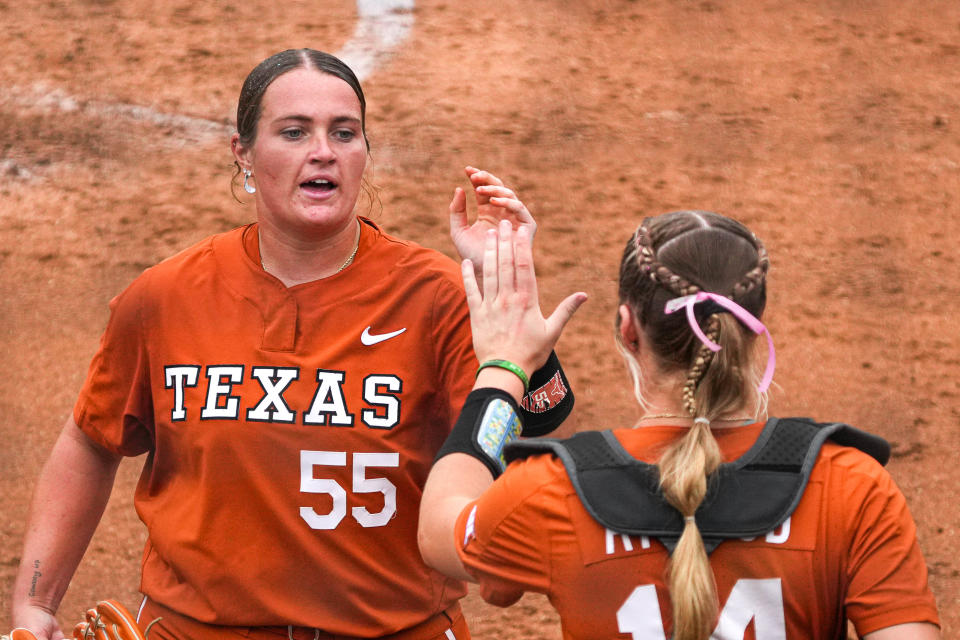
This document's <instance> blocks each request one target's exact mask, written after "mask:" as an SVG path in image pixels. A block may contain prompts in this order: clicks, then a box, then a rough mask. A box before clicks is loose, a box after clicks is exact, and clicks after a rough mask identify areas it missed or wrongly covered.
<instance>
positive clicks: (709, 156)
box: [0, 0, 960, 640]
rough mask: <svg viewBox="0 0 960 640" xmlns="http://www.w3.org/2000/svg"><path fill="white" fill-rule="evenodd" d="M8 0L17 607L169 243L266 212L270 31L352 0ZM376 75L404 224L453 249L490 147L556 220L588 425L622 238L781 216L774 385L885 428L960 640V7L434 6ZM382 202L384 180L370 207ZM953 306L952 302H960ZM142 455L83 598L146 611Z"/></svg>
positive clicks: (2, 398) (87, 568)
mask: <svg viewBox="0 0 960 640" xmlns="http://www.w3.org/2000/svg"><path fill="white" fill-rule="evenodd" d="M281 6H282V8H277V5H276V3H274V2H272V1H269V2H268V1H267V0H245V1H244V2H239V3H229V4H228V3H219V2H218V3H213V2H209V3H205V2H188V1H187V0H155V1H154V2H151V3H146V2H142V0H67V2H62V3H54V2H47V1H46V0H44V1H39V0H38V1H37V2H15V1H14V0H0V11H2V16H3V17H2V18H0V290H2V292H3V296H2V297H0V318H2V321H3V322H2V328H0V336H2V342H0V350H2V351H0V363H2V372H3V375H2V377H0V381H2V382H0V441H2V442H3V446H2V450H3V452H4V455H3V459H4V462H5V465H4V467H5V469H4V473H3V474H2V475H0V501H2V503H0V504H2V513H3V514H4V517H3V519H2V522H0V602H2V607H0V630H6V629H7V628H8V627H9V622H10V617H9V594H10V590H11V587H12V582H13V576H14V573H15V571H16V567H17V564H18V563H19V560H20V546H21V541H22V535H23V530H24V522H23V521H24V519H25V518H26V513H27V506H28V500H29V495H30V492H31V490H32V486H33V482H34V479H35V478H36V476H37V474H38V472H39V468H40V465H41V464H42V462H43V460H44V459H45V457H46V455H47V453H48V451H49V449H50V447H51V446H52V444H53V441H54V439H55V437H56V435H57V433H58V431H59V428H60V425H61V424H62V423H63V421H64V419H65V418H66V416H67V415H68V414H69V412H70V410H71V408H72V405H73V402H74V400H75V397H76V394H77V392H78V390H79V387H80V385H81V383H82V380H83V377H84V375H85V372H86V368H87V365H88V363H89V360H90V357H91V356H92V355H93V352H94V350H95V348H96V346H97V342H98V338H99V335H100V333H101V331H102V330H103V327H104V325H105V322H106V319H107V302H108V301H109V300H110V298H111V297H112V296H113V295H115V294H116V293H117V292H119V291H120V290H121V289H122V288H123V287H124V286H125V285H127V284H128V283H129V282H130V281H131V280H132V279H133V278H134V277H135V276H136V275H137V274H139V273H140V271H142V270H143V269H144V268H146V267H148V266H150V265H152V264H154V263H156V262H158V261H159V260H161V259H163V258H165V257H167V256H169V255H171V254H172V253H174V252H176V251H178V250H179V249H181V248H184V247H186V246H188V245H190V244H192V243H193V242H195V241H197V240H199V239H200V238H202V237H204V236H207V235H209V234H211V233H214V232H219V231H223V230H226V229H229V228H232V227H234V226H237V225H240V224H243V223H245V222H247V221H249V220H250V219H252V217H253V215H254V212H253V208H252V204H250V203H247V204H238V203H237V202H236V201H235V200H233V199H232V197H231V194H230V175H231V168H230V163H231V160H232V158H231V156H230V153H229V145H228V138H229V132H230V130H231V129H230V127H231V124H230V123H231V117H232V116H231V114H232V111H233V110H234V109H235V100H236V95H237V93H238V91H239V86H240V83H241V82H242V80H243V77H244V76H245V75H246V73H247V72H248V71H249V70H250V69H251V68H252V66H253V65H254V64H256V62H258V61H259V60H261V59H262V58H263V57H265V56H267V55H269V54H271V53H273V52H275V51H277V50H280V49H285V48H288V47H292V46H310V47H315V48H319V49H325V50H328V51H334V52H335V51H338V50H340V49H341V48H342V47H343V46H344V44H345V43H346V42H347V40H348V39H349V38H350V37H351V35H352V34H353V30H354V24H355V21H356V4H355V3H354V2H348V1H347V0H312V1H306V0H289V1H287V2H284V3H282V5H281ZM413 18H414V24H413V28H412V30H411V32H410V34H409V37H408V39H407V40H406V41H404V42H403V43H401V44H400V45H399V47H398V48H397V50H396V51H395V52H394V55H393V56H392V57H391V58H390V59H389V60H387V61H386V62H383V61H381V62H380V66H379V67H378V68H377V69H376V70H375V71H374V72H373V73H372V75H370V76H369V77H368V78H367V79H366V81H365V82H364V86H365V90H366V92H367V99H368V129H369V134H370V137H371V143H372V148H373V158H374V169H375V170H374V173H373V176H372V178H373V182H374V183H375V184H376V185H377V186H378V187H379V188H380V196H379V197H380V201H381V203H382V208H381V207H380V206H377V205H374V206H373V207H372V211H371V212H370V215H371V216H372V217H373V218H374V219H376V220H377V221H378V222H379V223H380V224H382V225H383V226H384V227H386V228H387V229H388V230H389V231H391V232H393V233H397V234H398V235H402V236H405V237H407V238H409V239H412V240H415V241H418V242H420V243H422V244H425V245H428V246H432V247H437V248H440V249H441V250H443V251H445V252H447V253H451V254H452V247H451V244H450V242H449V240H448V239H447V236H446V225H447V221H446V206H447V202H448V201H449V197H450V194H451V193H452V191H453V188H454V187H455V186H457V185H463V184H465V181H464V180H463V179H462V171H461V168H462V167H463V166H464V165H466V164H473V165H476V166H479V167H483V168H489V169H490V170H492V171H494V172H496V173H498V174H500V175H501V176H503V177H504V178H505V179H507V180H508V182H509V183H510V184H511V185H513V186H515V187H516V188H517V191H518V192H519V193H520V194H521V196H522V197H523V199H524V200H525V201H526V202H527V203H528V204H529V206H530V208H531V210H533V211H534V214H535V215H536V216H537V217H538V219H539V222H540V225H541V226H540V232H539V234H538V237H537V256H538V259H539V262H538V271H539V274H540V276H541V281H542V285H541V290H542V291H543V292H544V296H543V297H544V299H545V303H546V304H547V305H548V306H549V305H552V304H554V303H555V302H556V301H558V300H559V299H560V298H561V297H562V296H563V295H565V294H566V293H569V292H571V291H573V290H577V289H583V290H586V291H588V292H589V293H590V295H591V300H590V301H589V302H588V303H587V305H586V306H585V307H584V308H583V309H582V310H581V311H580V313H579V314H578V317H577V318H576V319H575V320H574V322H573V323H572V325H571V327H570V328H569V329H568V332H567V335H566V336H565V337H564V339H563V340H562V342H561V345H560V347H559V351H560V353H561V356H562V357H563V358H564V362H565V365H566V367H567V369H568V372H569V373H570V377H571V380H572V382H573V384H574V386H575V388H576V390H577V399H578V402H577V410H576V412H575V416H574V420H575V423H576V425H577V426H578V427H579V428H584V429H586V428H598V427H606V426H615V425H624V424H628V423H630V422H632V420H633V418H634V416H635V407H634V403H633V401H632V398H631V396H630V394H629V392H628V390H627V385H626V383H625V381H626V378H625V372H624V369H623V366H622V364H621V362H620V360H619V357H618V356H617V355H616V352H615V349H614V346H613V340H612V335H611V330H612V318H613V314H614V303H615V298H614V294H615V291H614V289H615V284H614V281H615V272H616V263H617V260H618V256H619V252H620V248H621V246H622V244H623V242H625V240H626V238H627V237H628V235H629V234H630V233H631V231H632V230H633V228H634V227H635V226H636V224H637V223H638V222H639V220H640V218H641V217H642V216H643V215H645V214H652V213H660V212H664V211H668V210H673V209H678V208H704V209H712V210H716V211H720V212H723V213H726V214H729V215H733V216H735V217H738V218H740V219H741V220H743V221H744V222H746V223H747V224H748V225H750V226H751V228H753V229H754V230H755V231H756V232H757V234H758V235H759V236H760V237H761V238H762V239H763V240H764V241H765V242H766V244H767V247H768V249H769V251H770V255H771V259H772V264H773V270H772V275H771V285H770V291H771V302H770V305H769V307H768V315H767V318H766V319H767V321H768V324H769V325H770V327H771V330H772V334H773V337H774V340H775V341H776V346H777V357H778V368H777V376H776V382H777V384H778V388H777V389H775V391H774V393H773V395H772V401H771V409H772V412H773V413H774V414H778V415H806V416H812V417H815V418H819V419H834V420H842V421H845V422H849V423H851V424H854V425H856V426H859V427H861V428H864V429H867V430H870V431H873V432H876V433H878V434H881V435H883V436H885V437H886V438H888V439H889V440H890V441H891V442H892V443H893V446H894V457H893V460H892V461H891V463H890V465H889V469H890V471H891V472H892V474H893V476H894V477H895V479H896V480H897V482H898V484H899V485H900V487H901V488H902V489H903V491H904V493H905V494H906V496H907V499H908V501H909V503H910V505H911V509H912V511H913V514H914V517H915V519H916V521H917V524H918V526H919V530H920V536H921V537H920V540H921V546H922V547H923V550H924V553H925V555H926V559H927V563H928V566H929V569H930V574H931V578H930V579H931V583H932V586H933V589H934V592H935V593H936V595H937V598H938V600H939V603H940V608H941V615H942V618H943V622H944V630H945V633H944V637H945V638H960V610H958V607H957V605H958V604H960V561H958V554H957V552H956V550H955V549H956V548H957V546H958V545H960V533H958V532H960V506H958V505H960V501H958V500H957V499H956V496H957V495H960V470H958V467H960V465H958V464H957V461H956V460H957V452H958V451H960V401H958V400H960V331H958V330H957V327H956V323H955V320H952V318H954V316H955V315H956V313H955V310H956V309H957V300H958V299H960V261H958V259H957V257H956V246H957V243H958V241H960V136H958V131H960V75H958V74H957V68H958V66H960V3H957V2H956V0H917V1H916V2H912V3H911V2H906V3H905V2H901V1H896V2H895V1H893V0H873V1H872V2H860V1H856V0H852V1H841V0H816V1H812V0H811V1H809V2H796V1H795V0H749V1H747V0H744V1H741V2H735V3H734V2H730V3H727V2H722V1H721V0H696V1H688V0H645V1H626V0H621V1H614V0H582V1H572V0H495V1H493V2H484V3H479V2H478V3H466V2H453V1H449V0H419V1H418V2H417V3H416V8H415V9H414V10H413ZM364 206H365V205H364ZM951 310H953V311H951ZM141 463H142V461H139V460H130V461H127V462H125V463H124V464H123V465H122V466H121V470H120V474H119V480H118V483H117V487H116V490H115V491H114V494H113V497H112V499H111V502H110V504H109V506H108V509H107V512H106V514H105V516H104V520H103V523H102V524H101V526H100V528H99V530H98V532H97V534H96V535H95V537H94V540H93V542H92V544H91V547H90V550H89V551H88V553H87V555H86V557H85V559H84V561H83V563H82V565H81V567H80V570H79V572H78V574H77V577H76V579H75V580H74V583H73V584H72V586H71V588H70V590H69V591H68V593H67V596H66V598H65V600H64V602H63V605H62V608H61V621H62V623H63V624H65V625H69V626H72V624H73V623H74V622H75V621H77V620H79V617H80V615H81V612H82V611H83V610H84V609H85V608H86V607H87V606H89V605H90V604H92V603H93V602H94V601H95V600H97V599H102V598H106V597H117V598H119V599H120V600H121V601H123V602H124V603H125V604H127V605H128V606H131V607H135V606H136V604H137V603H138V602H139V599H138V596H137V591H136V589H137V575H138V571H139V557H140V552H141V546H142V543H143V538H144V531H143V529H142V526H141V525H140V523H139V521H138V520H137V518H136V515H135V513H134V511H133V508H132V492H133V486H134V483H135V481H136V477H137V475H138V472H139V467H140V465H141ZM466 604H467V607H466V608H467V612H468V615H469V616H470V619H471V620H472V627H473V630H474V637H476V638H479V639H491V640H492V639H494V638H559V637H560V633H559V628H558V626H557V622H556V617H555V616H554V614H553V613H552V610H551V609H550V608H549V605H548V604H547V603H546V601H545V600H544V599H543V598H540V597H530V596H528V597H527V598H525V599H524V600H523V601H522V602H521V604H520V605H518V606H516V607H514V608H512V609H509V610H505V611H501V610H498V609H494V608H492V607H488V606H486V605H484V604H483V603H482V602H481V601H480V600H479V598H477V597H476V596H475V595H471V596H470V597H469V598H468V600H467V603H466Z"/></svg>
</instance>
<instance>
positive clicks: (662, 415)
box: [640, 413, 756, 422]
mask: <svg viewBox="0 0 960 640" xmlns="http://www.w3.org/2000/svg"><path fill="white" fill-rule="evenodd" d="M654 418H678V419H680V420H693V416H681V415H679V414H677V413H648V414H646V415H644V416H640V420H653V419H654ZM742 420H754V421H755V420H756V418H755V417H754V416H743V417H740V418H718V419H716V420H711V422H740V421H742Z"/></svg>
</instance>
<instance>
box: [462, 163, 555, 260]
mask: <svg viewBox="0 0 960 640" xmlns="http://www.w3.org/2000/svg"><path fill="white" fill-rule="evenodd" d="M464 171H465V173H466V174H467V178H469V179H470V184H471V185H472V186H473V193H474V197H475V199H476V203H477V218H476V220H474V221H473V223H470V222H469V219H468V217H467V195H466V193H465V192H464V190H463V189H461V188H460V187H457V188H456V190H455V191H454V194H453V200H451V201H450V237H451V238H452V239H453V244H454V245H455V246H456V247H457V252H458V253H459V254H460V258H461V259H464V260H470V261H471V263H472V264H473V265H474V266H475V268H476V269H477V271H476V272H475V275H476V276H477V278H480V277H481V276H482V273H481V272H480V269H481V267H482V265H483V250H484V243H485V238H486V234H487V232H488V231H491V230H494V231H495V230H496V229H497V226H498V225H499V224H500V222H501V221H503V220H506V221H507V222H509V223H510V226H511V228H512V229H513V230H517V229H520V228H526V229H528V230H529V232H530V238H531V241H532V239H533V236H534V234H536V232H537V223H536V221H535V220H534V219H533V216H532V215H530V212H529V211H528V210H527V207H526V206H524V204H523V202H521V201H520V199H519V198H517V195H516V194H515V193H514V192H513V191H512V190H510V189H508V188H507V187H505V186H504V184H503V181H502V180H500V178H498V177H497V176H495V175H493V174H492V173H489V172H488V171H482V170H480V169H477V168H475V167H467V168H466V169H465V170H464Z"/></svg>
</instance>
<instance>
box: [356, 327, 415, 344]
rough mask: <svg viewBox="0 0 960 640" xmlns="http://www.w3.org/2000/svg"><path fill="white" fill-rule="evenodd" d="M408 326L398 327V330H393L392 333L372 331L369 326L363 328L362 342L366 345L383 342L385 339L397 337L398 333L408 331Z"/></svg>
mask: <svg viewBox="0 0 960 640" xmlns="http://www.w3.org/2000/svg"><path fill="white" fill-rule="evenodd" d="M406 330H407V328H406V327H404V328H403V329H397V330H396V331H391V332H390V333H370V327H367V328H366V329H364V330H363V333H362V334H360V342H362V343H363V344H364V345H366V346H368V347H369V346H370V345H373V344H377V343H378V342H383V341H384V340H389V339H390V338H396V337H397V336H398V335H400V334H401V333H403V332H404V331H406Z"/></svg>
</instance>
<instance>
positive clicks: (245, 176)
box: [243, 169, 257, 194]
mask: <svg viewBox="0 0 960 640" xmlns="http://www.w3.org/2000/svg"><path fill="white" fill-rule="evenodd" d="M252 175H253V174H252V173H250V169H244V170H243V190H244V191H246V192H247V193H251V194H252V193H256V192H257V188H256V187H255V186H253V185H252V184H250V183H249V182H247V180H249V179H250V176H252Z"/></svg>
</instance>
